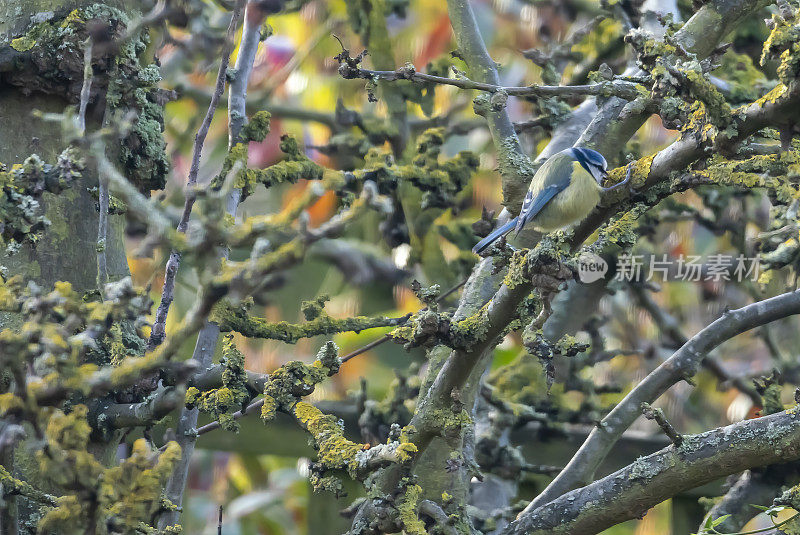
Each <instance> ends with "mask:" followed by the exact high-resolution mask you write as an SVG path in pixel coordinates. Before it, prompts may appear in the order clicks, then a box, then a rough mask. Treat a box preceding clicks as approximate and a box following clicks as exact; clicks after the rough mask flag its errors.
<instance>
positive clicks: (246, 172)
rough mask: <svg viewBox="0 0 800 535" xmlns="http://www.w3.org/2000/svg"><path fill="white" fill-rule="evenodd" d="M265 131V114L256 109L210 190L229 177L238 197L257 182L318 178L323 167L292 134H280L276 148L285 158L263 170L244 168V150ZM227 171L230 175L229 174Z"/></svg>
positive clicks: (268, 184) (267, 184)
mask: <svg viewBox="0 0 800 535" xmlns="http://www.w3.org/2000/svg"><path fill="white" fill-rule="evenodd" d="M268 132H269V114H268V113H267V112H258V113H257V114H255V115H254V116H253V118H252V119H251V120H250V122H249V123H248V124H247V125H246V126H245V127H244V129H243V130H242V136H241V137H240V141H239V143H237V144H236V145H234V146H233V147H232V148H231V150H230V151H229V152H228V156H227V157H226V158H225V162H224V163H223V165H222V170H221V171H220V173H219V174H218V175H217V176H216V177H215V178H214V180H212V181H211V187H212V189H217V190H218V189H220V188H221V187H222V185H223V184H225V182H226V180H230V179H231V178H232V179H233V187H234V188H239V189H241V190H242V199H246V198H247V197H249V196H250V195H252V193H253V191H255V187H256V186H257V185H258V184H262V185H263V186H264V187H265V188H270V187H272V186H275V185H277V184H283V183H292V184H293V183H295V182H297V181H298V180H303V179H305V180H320V179H322V178H323V176H324V175H325V174H326V172H325V168H323V167H322V166H320V165H319V164H317V163H315V162H313V161H312V160H310V159H309V158H308V157H307V156H306V155H305V154H304V153H303V151H302V150H301V149H300V147H299V146H298V144H297V140H295V139H294V138H293V137H292V136H289V135H284V136H282V137H281V144H280V148H281V151H282V152H283V153H284V154H285V155H286V158H285V159H283V160H281V161H280V162H277V163H275V164H272V165H270V166H269V167H267V168H265V169H250V168H248V167H247V149H248V145H249V143H250V142H251V141H263V140H264V138H265V137H266V135H267V133H268ZM231 173H233V176H232V177H231V176H230V175H231Z"/></svg>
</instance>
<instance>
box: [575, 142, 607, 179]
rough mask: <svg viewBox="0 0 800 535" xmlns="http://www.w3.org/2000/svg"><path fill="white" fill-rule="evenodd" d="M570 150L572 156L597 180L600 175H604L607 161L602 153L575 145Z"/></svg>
mask: <svg viewBox="0 0 800 535" xmlns="http://www.w3.org/2000/svg"><path fill="white" fill-rule="evenodd" d="M570 151H571V152H572V157H573V158H575V160H576V161H577V162H578V163H580V164H581V165H582V166H583V168H584V169H586V170H587V171H588V172H589V174H591V175H592V176H593V177H595V178H596V179H598V181H599V178H600V177H602V176H605V174H606V169H607V168H608V162H606V159H605V158H603V155H602V154H600V153H599V152H597V151H596V150H593V149H587V148H584V147H575V148H572V149H570Z"/></svg>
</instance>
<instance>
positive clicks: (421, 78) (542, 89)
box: [339, 63, 639, 100]
mask: <svg viewBox="0 0 800 535" xmlns="http://www.w3.org/2000/svg"><path fill="white" fill-rule="evenodd" d="M339 74H341V75H342V77H343V78H345V79H347V80H351V79H356V78H362V79H364V80H384V81H387V82H393V81H397V80H409V81H411V82H416V83H422V84H429V83H434V84H439V85H451V86H454V87H458V88H459V89H477V90H478V91H485V92H487V93H505V94H507V95H508V96H511V97H575V96H597V95H614V96H617V97H620V98H622V99H625V100H634V99H636V98H637V97H638V96H639V91H638V90H637V89H636V84H633V83H631V82H627V81H623V80H614V81H611V80H609V81H606V82H598V83H596V84H585V85H537V84H531V85H526V86H520V87H505V86H501V85H495V84H487V83H484V82H476V81H473V80H470V79H469V78H466V77H464V76H463V75H461V76H459V77H458V78H447V77H444V76H434V75H432V74H427V73H423V72H417V71H416V70H415V68H414V66H413V65H410V64H408V65H406V66H405V67H400V68H399V69H396V70H394V71H373V70H370V69H361V68H353V67H351V66H350V65H348V64H347V63H342V64H341V65H340V67H339Z"/></svg>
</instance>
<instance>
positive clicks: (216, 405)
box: [186, 334, 251, 433]
mask: <svg viewBox="0 0 800 535" xmlns="http://www.w3.org/2000/svg"><path fill="white" fill-rule="evenodd" d="M220 364H221V365H222V368H223V370H222V386H221V387H219V388H213V389H211V390H208V391H205V392H201V391H200V390H198V389H197V388H196V387H194V386H192V387H189V388H188V389H187V391H186V406H187V407H188V408H190V409H191V408H193V407H197V408H199V409H200V410H201V411H203V412H208V413H211V414H212V415H214V419H216V420H217V421H218V422H219V424H220V426H221V427H222V428H223V429H225V430H226V431H233V432H234V433H237V432H238V431H239V423H238V422H237V421H236V420H235V419H234V417H233V413H234V412H236V411H237V410H244V408H245V407H246V406H247V402H248V401H250V398H251V395H250V390H249V389H248V387H247V371H246V370H245V368H244V355H243V354H242V352H241V351H239V350H238V349H237V348H236V344H235V343H234V341H233V335H232V334H229V335H227V336H225V338H224V340H223V345H222V357H221V358H220Z"/></svg>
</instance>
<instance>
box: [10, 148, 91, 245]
mask: <svg viewBox="0 0 800 535" xmlns="http://www.w3.org/2000/svg"><path fill="white" fill-rule="evenodd" d="M83 168H84V161H83V159H82V158H81V157H80V156H79V154H78V152H77V151H76V150H75V149H72V148H68V149H66V150H64V152H62V153H61V155H60V156H59V157H58V162H57V163H56V164H55V165H51V164H47V163H44V162H43V161H42V160H41V158H39V157H38V156H37V155H35V154H34V155H32V156H30V157H29V158H28V159H26V160H25V162H24V163H22V164H16V165H14V166H12V167H11V169H7V168H6V167H5V166H4V165H3V164H0V188H2V196H0V240H2V241H1V242H0V245H5V246H6V248H8V249H9V251H10V252H13V251H14V250H16V249H17V247H18V246H19V244H21V243H35V242H36V241H37V240H38V238H39V236H40V235H41V232H42V231H43V230H44V229H45V228H46V227H47V226H48V225H49V221H48V220H47V218H45V217H44V214H43V211H42V210H41V209H40V207H39V200H40V199H41V198H42V194H43V193H44V192H49V193H60V192H61V191H63V190H65V189H67V188H68V187H70V186H72V185H73V184H74V183H75V182H77V181H78V179H80V178H81V173H82V172H83Z"/></svg>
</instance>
